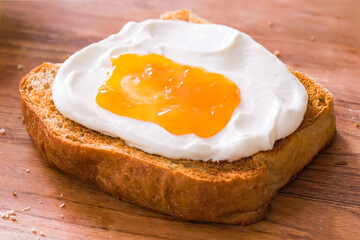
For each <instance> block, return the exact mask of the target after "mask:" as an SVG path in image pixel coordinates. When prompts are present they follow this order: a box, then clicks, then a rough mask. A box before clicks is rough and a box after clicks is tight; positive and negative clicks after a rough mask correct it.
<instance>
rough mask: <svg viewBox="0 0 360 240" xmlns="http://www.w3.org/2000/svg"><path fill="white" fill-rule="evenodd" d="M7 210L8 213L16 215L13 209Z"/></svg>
mask: <svg viewBox="0 0 360 240" xmlns="http://www.w3.org/2000/svg"><path fill="white" fill-rule="evenodd" d="M7 212H8V214H9V215H12V216H15V215H16V213H15V210H14V209H11V210H8V211H7Z"/></svg>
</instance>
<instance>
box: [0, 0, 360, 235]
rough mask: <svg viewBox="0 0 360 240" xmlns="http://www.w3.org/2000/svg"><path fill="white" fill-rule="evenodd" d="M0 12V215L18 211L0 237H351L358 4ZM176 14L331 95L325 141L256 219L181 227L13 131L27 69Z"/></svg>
mask: <svg viewBox="0 0 360 240" xmlns="http://www.w3.org/2000/svg"><path fill="white" fill-rule="evenodd" d="M0 7H1V24H0V128H5V130H6V133H5V135H2V136H0V152H1V155H0V212H4V211H6V210H9V209H15V212H16V213H17V220H16V221H15V222H13V221H10V220H5V219H0V239H37V238H41V239H110V238H112V239H119V238H124V239H359V234H360V146H359V143H360V128H358V127H355V122H358V123H360V77H359V76H360V1H358V0H344V1H326V0H317V1H313V0H303V1H300V0H298V1H284V0H281V1H280V0H278V1H268V0H259V1H250V0H248V1H235V0H233V1H231V0H226V1H216V0H211V1H205V0H202V1H194V0H185V1H166V0H143V1H142V0H134V1H131V0H127V1H110V0H106V1H95V0H91V1H80V0H76V1H75V0H74V1H22V2H19V1H2V2H1V4H0ZM179 8H189V9H192V10H193V11H194V12H196V13H198V14H199V15H200V16H202V17H204V18H207V19H209V20H210V21H212V22H214V23H220V24H226V25H229V26H232V27H234V28H237V29H239V30H242V31H244V32H246V33H248V34H250V35H251V36H252V37H253V38H254V39H255V40H256V41H258V42H260V43H261V44H263V45H264V46H265V47H266V48H267V49H269V50H270V51H274V50H279V51H280V55H279V58H280V59H281V60H282V61H283V62H285V63H286V64H288V65H289V66H291V67H293V68H294V69H296V70H298V71H301V72H305V73H307V74H309V75H310V76H312V77H314V78H315V79H317V81H318V82H320V83H321V84H323V85H324V86H325V87H326V88H328V89H329V90H330V91H331V92H333V93H334V96H335V111H336V117H337V129H338V133H337V135H336V137H335V140H334V142H333V143H332V145H331V146H330V147H329V148H327V149H326V150H324V151H323V152H321V153H320V154H319V155H318V156H317V157H316V158H315V159H314V160H313V162H312V163H311V164H309V165H308V166H307V167H306V168H305V169H304V170H303V171H302V172H301V173H300V174H299V175H298V177H297V178H296V179H295V180H294V181H292V182H291V183H289V184H288V185H287V186H285V187H284V188H283V189H281V190H280V193H279V194H278V195H277V197H275V198H274V199H273V201H272V203H271V208H270V212H269V215H268V217H267V218H266V219H265V220H263V221H260V222H258V223H256V224H253V225H250V226H246V227H242V226H232V225H223V224H203V223H192V222H184V221H180V220H177V219H174V218H172V217H169V216H166V215H163V214H159V213H155V212H152V211H149V210H146V209H143V208H141V207H137V206H134V205H132V204H129V203H126V202H123V201H119V200H117V199H115V198H113V197H111V196H110V195H108V194H106V193H104V192H102V191H100V190H98V189H97V188H96V187H93V186H90V185H88V184H85V183H82V182H80V181H77V180H75V179H73V178H71V177H69V176H67V175H65V174H63V173H61V172H60V171H58V170H57V169H55V168H54V167H52V166H50V165H49V164H48V163H47V162H46V161H44V160H43V159H41V158H40V157H39V155H38V153H37V151H36V149H35V148H34V145H33V143H32V142H31V140H30V138H29V136H28V134H27V132H26V129H25V127H24V125H23V124H22V119H21V109H20V104H19V98H18V84H19V81H20V79H21V78H22V77H23V76H24V75H25V74H26V73H27V72H28V71H29V70H31V69H32V68H34V67H35V66H37V65H39V64H40V63H41V62H43V61H49V62H63V61H64V59H65V58H66V55H67V54H71V53H73V52H75V51H77V50H79V49H81V48H83V47H84V46H86V45H88V44H90V43H92V42H95V41H98V40H100V39H102V38H104V37H106V36H108V35H110V34H111V33H115V32H117V31H119V29H120V28H121V27H122V26H123V24H124V23H126V22H127V21H131V20H135V21H140V20H144V19H147V18H157V17H158V16H159V15H160V14H161V13H163V12H165V11H169V10H175V9H179ZM268 21H272V22H273V25H272V26H271V27H270V26H268ZM312 40H313V41H312ZM343 164H346V165H343ZM26 169H29V170H30V172H29V173H27V172H26ZM13 191H16V193H17V196H16V197H14V196H13V195H12V192H13ZM61 194H63V195H61ZM39 201H42V204H40V203H39ZM63 202H65V203H66V206H65V207H64V208H60V207H59V205H60V204H61V203H63ZM28 206H30V207H31V209H30V210H29V211H22V209H23V208H25V207H28ZM61 214H62V215H61ZM32 228H35V229H37V230H42V231H43V232H44V233H45V234H46V236H45V237H43V236H42V237H40V235H39V233H37V234H34V233H32V232H31V229H32Z"/></svg>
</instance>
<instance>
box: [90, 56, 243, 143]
mask: <svg viewBox="0 0 360 240" xmlns="http://www.w3.org/2000/svg"><path fill="white" fill-rule="evenodd" d="M111 61H112V66H113V71H112V73H109V74H110V76H109V78H108V79H107V80H106V81H105V82H104V83H103V85H102V86H101V87H100V88H99V90H98V94H97V95H96V102H97V104H98V105H99V106H100V107H102V108H104V109H106V110H108V111H111V112H112V113H115V114H117V115H120V116H124V117H130V118H134V119H138V120H142V121H149V122H154V123H156V124H158V125H160V126H161V127H162V128H164V129H165V130H167V131H168V132H170V133H172V134H174V135H184V134H191V133H193V134H195V135H197V136H199V137H202V138H208V137H211V136H214V135H215V134H217V133H218V132H220V131H221V130H222V129H223V128H224V127H225V126H226V124H227V123H228V122H229V120H230V118H231V116H232V114H233V112H234V110H235V108H236V107H237V106H238V105H239V103H240V90H239V88H238V86H237V85H236V84H235V83H234V82H233V81H231V80H230V79H228V78H226V77H225V76H223V75H221V74H218V73H211V72H208V71H207V70H205V69H204V68H200V67H194V66H189V65H182V64H179V63H176V62H174V61H172V60H170V59H168V58H166V57H164V56H162V55H157V54H147V55H137V54H124V55H120V56H119V57H118V58H117V59H112V60H111Z"/></svg>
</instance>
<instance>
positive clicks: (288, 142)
mask: <svg viewBox="0 0 360 240" xmlns="http://www.w3.org/2000/svg"><path fill="white" fill-rule="evenodd" d="M163 19H177V20H184V21H190V22H196V23H203V22H206V20H204V19H201V18H199V17H197V16H196V15H195V14H193V13H191V12H189V11H187V10H180V11H176V12H173V13H167V14H165V15H163ZM59 67H60V65H59V64H52V63H43V64H42V65H40V66H38V67H37V68H35V69H33V70H32V71H31V72H30V73H29V74H27V75H26V76H25V77H24V78H23V79H22V81H21V83H20V86H19V91H20V99H21V106H22V111H23V115H24V122H25V125H26V127H27V130H28V132H29V135H30V137H31V138H32V139H33V141H34V144H35V146H36V147H37V148H38V149H39V151H40V153H41V154H42V156H43V157H44V158H46V159H47V160H48V161H49V162H50V163H52V164H54V165H55V166H56V167H58V168H59V169H60V170H62V171H64V172H66V173H68V174H70V175H73V176H75V177H77V178H79V179H81V180H83V181H86V182H91V183H94V184H97V185H98V186H99V187H100V188H101V189H103V190H104V191H106V192H108V193H110V194H112V195H114V196H116V197H119V198H121V199H123V200H125V201H128V202H131V203H134V204H137V205H140V206H143V207H146V208H149V209H152V210H155V211H159V212H163V213H166V214H169V215H172V216H175V217H178V218H182V219H186V220H196V221H205V222H219V223H230V224H250V223H252V222H255V221H257V220H260V219H262V218H264V217H265V215H266V212H267V209H268V205H269V202H270V200H271V198H272V197H273V196H275V194H276V192H277V190H278V189H279V188H281V187H283V186H284V185H285V184H286V183H287V182H288V181H290V180H291V179H292V178H293V177H294V176H295V175H296V174H297V173H298V172H299V171H300V170H301V169H302V168H303V167H304V166H305V165H306V164H308V163H309V162H310V161H311V160H312V159H313V157H314V156H315V155H316V154H317V153H318V152H319V151H320V150H321V149H323V148H324V147H326V146H327V145H328V144H329V143H330V142H331V139H332V137H333V135H334V133H335V132H336V127H335V115H334V106H333V97H332V95H331V93H330V92H328V91H327V90H325V89H324V88H322V87H321V86H320V85H318V84H316V83H315V82H314V81H313V80H312V79H310V78H309V77H307V76H306V75H304V74H302V73H299V72H294V71H293V74H294V75H295V76H296V77H297V78H298V79H299V81H300V82H301V83H302V84H303V85H304V87H305V88H306V91H307V93H308V96H309V98H308V105H307V110H306V113H305V116H304V119H303V121H302V123H301V125H300V126H299V128H298V129H297V130H296V131H295V132H294V133H292V134H291V135H289V136H288V137H286V138H283V139H280V140H278V141H276V142H275V145H274V148H273V149H272V150H269V151H264V152H259V153H256V154H254V155H252V156H251V157H247V158H243V159H239V160H238V161H235V162H226V161H222V162H202V161H192V160H186V159H170V158H166V157H162V156H159V155H152V154H147V153H145V152H143V151H141V150H139V149H137V148H134V147H130V146H128V145H126V144H125V143H124V141H123V140H122V139H120V138H114V137H110V136H107V135H104V134H101V133H99V132H96V131H94V130H91V129H88V128H86V127H84V126H82V125H80V124H78V123H76V122H74V121H72V120H70V119H68V118H66V117H64V116H63V115H62V114H61V113H60V112H59V111H58V110H57V109H56V107H55V105H54V103H53V101H52V93H51V86H52V83H53V81H54V78H55V76H56V73H57V71H58V69H59Z"/></svg>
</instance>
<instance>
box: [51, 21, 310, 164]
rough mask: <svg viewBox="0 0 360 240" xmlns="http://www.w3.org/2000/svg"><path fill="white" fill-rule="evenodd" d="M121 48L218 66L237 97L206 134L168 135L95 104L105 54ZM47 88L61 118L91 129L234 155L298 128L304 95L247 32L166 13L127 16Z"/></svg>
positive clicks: (106, 65)
mask: <svg viewBox="0 0 360 240" xmlns="http://www.w3.org/2000/svg"><path fill="white" fill-rule="evenodd" d="M125 53H136V54H149V53H156V54H161V55H164V56H165V57H167V58H169V59H172V60H174V61H176V62H179V63H181V64H187V65H194V66H200V67H204V68H205V69H206V70H208V71H210V72H215V73H220V74H222V75H224V76H226V77H228V78H229V79H231V80H232V81H234V82H235V83H236V84H237V85H238V86H239V88H240V92H241V102H240V104H239V106H238V107H237V108H236V109H235V111H234V113H233V115H232V117H231V119H230V121H229V122H228V124H227V125H226V127H225V128H224V129H222V130H221V131H220V132H219V133H217V134H216V135H214V136H212V137H210V138H200V137H198V136H196V135H194V134H187V135H173V134H171V133H169V132H167V131H166V130H165V129H163V128H162V127H160V126H159V125H157V124H155V123H151V122H145V121H140V120H135V119H132V118H127V117H122V116H118V115H116V114H113V113H111V112H110V111H107V110H105V109H103V108H101V107H100V106H98V104H97V103H96V101H95V96H96V94H97V91H98V88H99V87H100V85H101V84H102V83H103V81H104V80H105V79H106V74H107V73H108V72H109V71H110V69H111V62H110V59H111V58H112V57H118V56H119V55H121V54H125ZM52 94H53V100H54V103H55V106H56V108H57V109H58V110H59V111H60V112H61V113H62V114H63V115H64V116H65V117H67V118H69V119H72V120H74V121H76V122H78V123H80V124H82V125H84V126H86V127H88V128H90V129H94V130H96V131H99V132H102V133H104V134H108V135H111V136H118V137H120V138H122V139H124V140H125V141H126V143H127V144H128V145H130V146H135V147H137V148H139V149H142V150H143V151H145V152H148V153H152V154H159V155H162V156H165V157H170V158H186V159H192V160H203V161H207V160H210V159H211V160H213V161H222V160H228V161H235V160H238V159H240V158H242V157H247V156H250V155H253V154H255V153H257V152H259V151H264V150H270V149H272V147H273V145H274V142H275V141H276V140H277V139H281V138H284V137H286V136H288V135H290V134H291V133H293V132H294V131H295V130H296V129H297V128H298V127H299V125H300V123H301V122H302V120H303V116H304V113H305V111H306V106H307V99H308V96H307V93H306V90H305V88H304V87H303V86H302V84H301V83H300V82H299V80H298V79H297V78H296V77H295V76H294V75H293V74H292V73H291V72H290V71H289V69H288V68H287V66H286V65H285V64H284V63H282V62H281V61H280V60H279V59H278V58H277V57H275V56H274V55H273V54H272V53H270V52H269V51H267V50H266V49H265V48H264V47H263V46H261V45H260V44H258V43H257V42H255V41H254V40H253V39H252V38H251V37H249V36H248V35H246V34H244V33H242V32H240V31H238V30H235V29H233V28H230V27H227V26H223V25H218V24H193V23H188V22H183V21H169V20H166V21H164V20H146V21H143V22H139V23H136V22H129V23H127V24H126V25H125V26H124V27H123V29H122V30H121V31H120V32H119V33H117V34H113V35H111V36H110V37H108V38H106V39H104V40H102V41H100V42H98V43H94V44H91V45H89V46H87V47H85V48H84V49H82V50H80V51H78V52H76V53H75V54H73V55H72V56H71V57H70V58H68V59H67V60H66V61H65V63H64V64H62V66H61V67H60V69H59V71H58V73H57V75H56V78H55V82H54V84H53V86H52Z"/></svg>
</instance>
